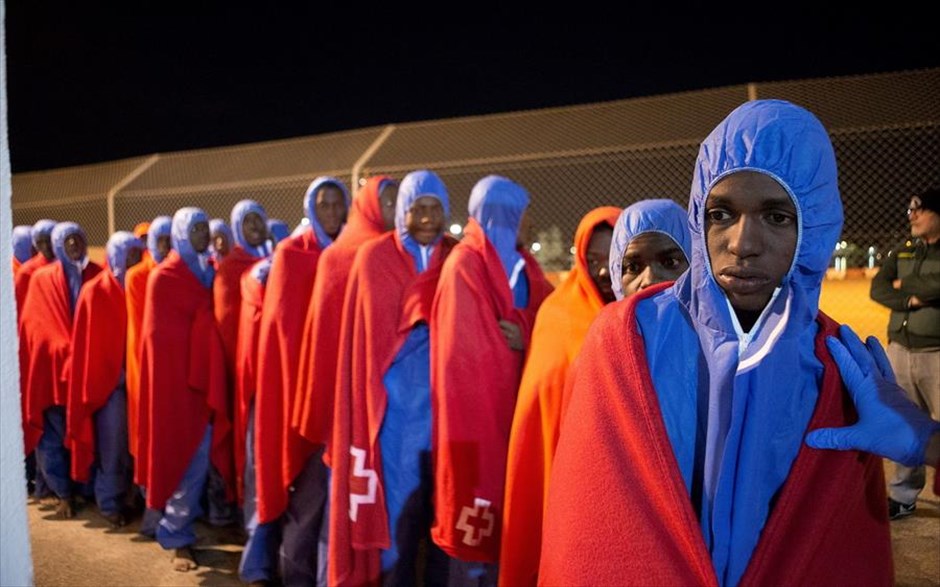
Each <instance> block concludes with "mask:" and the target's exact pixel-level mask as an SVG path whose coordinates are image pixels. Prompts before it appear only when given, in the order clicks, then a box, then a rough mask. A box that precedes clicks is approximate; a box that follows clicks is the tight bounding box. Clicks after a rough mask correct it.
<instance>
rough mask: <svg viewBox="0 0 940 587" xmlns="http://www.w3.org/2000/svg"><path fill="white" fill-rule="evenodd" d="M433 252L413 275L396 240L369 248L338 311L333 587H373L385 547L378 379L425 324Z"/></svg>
mask: <svg viewBox="0 0 940 587" xmlns="http://www.w3.org/2000/svg"><path fill="white" fill-rule="evenodd" d="M453 244H454V240H453V239H451V238H450V237H445V239H443V240H442V241H441V242H440V243H439V244H438V245H437V246H436V247H435V250H434V253H433V256H432V259H431V262H430V263H429V265H430V268H429V269H428V270H427V271H424V272H422V273H420V274H419V273H418V272H417V270H416V269H415V262H414V259H413V258H412V257H411V255H410V254H409V253H408V252H407V251H405V250H404V248H403V247H402V244H401V241H400V240H399V237H398V234H397V233H389V234H386V235H383V236H381V237H378V238H376V239H374V240H372V241H369V242H368V243H366V244H365V245H363V247H362V248H361V249H360V251H359V253H358V254H357V255H356V260H355V261H354V262H353V267H352V270H351V272H350V276H349V282H348V284H347V286H346V300H345V305H344V310H343V316H344V321H343V327H342V330H341V335H340V347H339V363H338V368H337V384H336V398H335V407H334V412H333V413H334V419H333V435H332V441H331V442H330V445H329V446H330V450H331V454H330V464H331V466H332V468H333V474H332V477H331V483H332V486H331V491H330V500H331V502H330V546H329V547H330V559H329V560H330V563H329V572H330V581H329V583H330V585H363V584H376V583H377V582H378V580H379V552H380V549H382V548H388V547H389V546H390V542H389V538H390V537H389V528H388V513H387V511H386V506H385V494H384V491H383V483H382V456H381V454H380V451H379V441H378V436H379V430H380V428H381V425H382V419H383V417H384V415H385V409H386V406H387V400H388V398H387V391H386V389H385V385H384V384H383V381H382V378H383V376H384V375H385V373H386V371H388V368H389V367H390V366H391V364H392V361H393V360H394V358H395V356H396V354H397V353H398V351H399V349H400V348H401V346H402V344H403V343H404V342H405V340H406V339H407V337H408V334H409V333H410V332H411V329H412V327H413V326H414V325H415V324H416V323H417V322H419V321H422V320H423V321H425V322H427V320H428V315H429V313H430V307H431V301H432V299H433V295H434V288H435V285H436V283H437V277H438V275H439V272H440V267H441V263H442V261H443V259H444V257H445V256H446V255H447V254H448V253H449V252H450V250H451V248H452V247H453Z"/></svg>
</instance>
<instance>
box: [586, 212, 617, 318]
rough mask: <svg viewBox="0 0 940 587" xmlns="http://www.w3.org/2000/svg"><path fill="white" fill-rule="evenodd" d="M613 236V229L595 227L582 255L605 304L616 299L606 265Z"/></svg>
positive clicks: (604, 226)
mask: <svg viewBox="0 0 940 587" xmlns="http://www.w3.org/2000/svg"><path fill="white" fill-rule="evenodd" d="M613 236H614V229H612V228H611V227H609V226H607V225H606V224H602V225H600V226H597V227H595V228H594V232H593V233H592V234H591V239H590V240H589V241H588V246H587V251H586V252H585V253H584V259H585V261H587V267H588V273H590V275H591V280H592V281H594V285H595V286H596V287H597V291H598V292H599V293H600V294H601V299H603V300H604V303H605V304H609V303H610V302H612V301H614V300H616V299H617V297H616V296H615V295H614V290H613V288H612V287H611V285H610V268H609V267H608V263H607V262H608V260H609V259H610V241H611V239H612V238H613Z"/></svg>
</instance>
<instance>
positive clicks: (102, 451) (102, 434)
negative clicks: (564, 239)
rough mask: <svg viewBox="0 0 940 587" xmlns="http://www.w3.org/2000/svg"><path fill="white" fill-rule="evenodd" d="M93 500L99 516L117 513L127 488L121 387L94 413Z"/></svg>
mask: <svg viewBox="0 0 940 587" xmlns="http://www.w3.org/2000/svg"><path fill="white" fill-rule="evenodd" d="M95 440H96V444H97V447H96V448H97V453H98V455H97V456H98V458H97V465H96V467H95V481H94V487H95V501H96V502H97V503H98V509H99V510H100V511H101V513H102V514H105V515H110V514H117V513H120V512H121V510H122V508H123V505H124V497H125V495H126V494H127V490H128V488H130V485H131V454H130V452H129V451H128V449H127V390H126V389H125V388H124V386H123V385H120V386H118V388H117V389H115V390H114V392H113V393H112V394H111V397H109V398H108V402H107V403H106V404H105V405H104V406H103V407H102V408H101V409H100V410H98V411H97V412H95Z"/></svg>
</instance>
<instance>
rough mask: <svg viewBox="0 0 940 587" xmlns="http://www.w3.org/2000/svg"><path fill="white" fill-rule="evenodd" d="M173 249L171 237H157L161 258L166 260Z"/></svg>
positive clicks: (166, 235)
mask: <svg viewBox="0 0 940 587" xmlns="http://www.w3.org/2000/svg"><path fill="white" fill-rule="evenodd" d="M172 248H173V239H172V238H170V235H168V234H164V235H161V236H158V237H157V251H158V252H159V253H160V258H162V259H165V258H166V256H167V255H169V254H170V250H171V249H172Z"/></svg>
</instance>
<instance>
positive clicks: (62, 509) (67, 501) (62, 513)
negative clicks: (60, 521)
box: [55, 497, 75, 520]
mask: <svg viewBox="0 0 940 587" xmlns="http://www.w3.org/2000/svg"><path fill="white" fill-rule="evenodd" d="M55 515H56V516H57V517H60V518H64V519H66V520H68V519H70V518H74V517H75V505H74V504H73V503H72V499H71V498H70V497H66V498H63V499H60V500H59V503H58V504H57V505H56V506H55Z"/></svg>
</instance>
